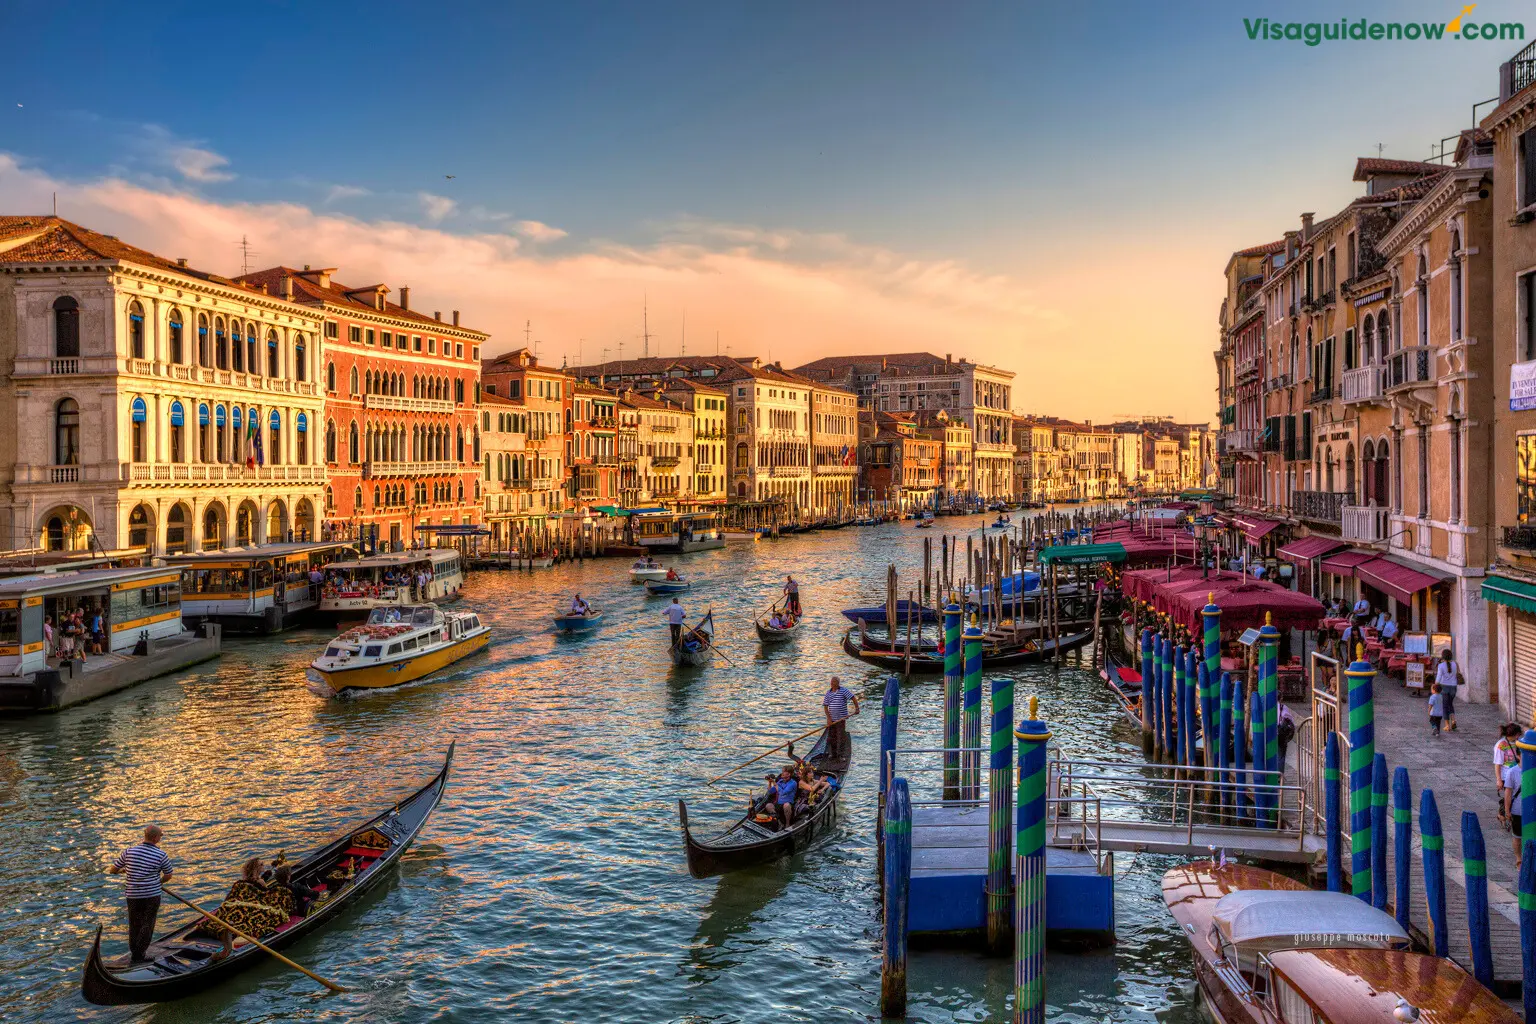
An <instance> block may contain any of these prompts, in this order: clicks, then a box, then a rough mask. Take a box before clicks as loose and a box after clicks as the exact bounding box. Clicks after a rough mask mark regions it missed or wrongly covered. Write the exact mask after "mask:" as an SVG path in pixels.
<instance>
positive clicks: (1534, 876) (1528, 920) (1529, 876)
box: [1518, 733, 1536, 1024]
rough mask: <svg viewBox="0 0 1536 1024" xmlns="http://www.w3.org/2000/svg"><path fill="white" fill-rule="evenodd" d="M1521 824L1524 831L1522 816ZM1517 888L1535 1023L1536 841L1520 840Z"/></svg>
mask: <svg viewBox="0 0 1536 1024" xmlns="http://www.w3.org/2000/svg"><path fill="white" fill-rule="evenodd" d="M1526 735H1527V736H1529V735H1530V733H1526ZM1520 825H1521V830H1522V831H1524V826H1525V819H1524V818H1522V819H1521V820H1520ZM1519 888H1520V892H1519V896H1518V899H1519V906H1520V998H1521V1001H1522V1002H1523V1003H1524V1004H1525V1005H1524V1009H1525V1024H1536V841H1532V840H1530V839H1523V840H1521V842H1520V886H1519Z"/></svg>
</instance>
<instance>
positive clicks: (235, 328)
mask: <svg viewBox="0 0 1536 1024" xmlns="http://www.w3.org/2000/svg"><path fill="white" fill-rule="evenodd" d="M229 364H230V369H232V370H234V371H236V372H237V373H243V372H245V342H244V341H242V340H241V338H240V321H239V320H231V321H230V322H229Z"/></svg>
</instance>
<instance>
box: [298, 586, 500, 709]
mask: <svg viewBox="0 0 1536 1024" xmlns="http://www.w3.org/2000/svg"><path fill="white" fill-rule="evenodd" d="M490 642H491V629H490V627H489V626H487V625H485V624H484V623H482V622H481V621H480V616H479V615H478V614H476V613H475V612H470V611H451V612H445V611H443V609H441V608H439V607H437V606H436V605H430V604H427V605H414V606H413V605H406V606H403V607H389V608H375V609H374V610H373V611H372V612H370V613H369V615H368V621H367V622H365V623H363V624H362V625H361V626H357V627H355V628H353V629H349V630H347V631H346V632H345V633H343V634H341V635H340V636H338V637H337V638H336V639H334V640H332V641H331V642H330V643H329V644H327V645H326V648H325V653H324V654H322V655H321V656H320V657H318V658H316V659H315V660H314V661H313V662H311V663H310V666H309V673H308V678H309V680H310V682H312V683H316V684H318V685H321V686H324V687H326V688H327V689H329V690H330V692H331V693H332V694H341V693H345V692H347V691H349V690H376V689H382V688H384V687H387V686H399V685H400V684H401V683H408V682H411V681H412V680H415V679H420V678H422V677H423V676H426V675H430V674H431V673H433V672H436V671H437V670H438V669H440V668H444V667H446V666H448V665H452V664H453V663H454V662H456V661H458V660H460V659H461V658H466V657H468V656H469V655H471V654H474V653H475V652H476V651H480V650H483V649H484V648H485V647H486V646H487V645H488V644H490Z"/></svg>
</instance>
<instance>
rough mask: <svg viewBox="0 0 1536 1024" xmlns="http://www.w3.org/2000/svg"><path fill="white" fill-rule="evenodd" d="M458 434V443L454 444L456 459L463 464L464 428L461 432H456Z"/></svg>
mask: <svg viewBox="0 0 1536 1024" xmlns="http://www.w3.org/2000/svg"><path fill="white" fill-rule="evenodd" d="M456 434H457V439H456V441H455V443H454V449H453V450H454V458H455V459H457V460H458V461H460V462H463V461H464V429H463V428H462V427H460V428H459V430H458V431H456Z"/></svg>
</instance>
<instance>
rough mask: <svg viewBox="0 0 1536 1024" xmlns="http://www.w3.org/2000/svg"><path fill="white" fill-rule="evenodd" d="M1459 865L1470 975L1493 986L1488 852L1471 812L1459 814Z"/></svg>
mask: <svg viewBox="0 0 1536 1024" xmlns="http://www.w3.org/2000/svg"><path fill="white" fill-rule="evenodd" d="M1461 862H1462V871H1463V873H1464V874H1463V877H1464V878H1465V880H1466V884H1467V933H1468V935H1469V936H1471V944H1472V976H1473V977H1474V978H1476V979H1477V980H1478V981H1480V982H1482V983H1483V984H1484V985H1487V986H1488V987H1489V988H1492V987H1493V935H1492V933H1491V931H1490V928H1491V925H1490V924H1489V921H1488V849H1487V847H1486V846H1484V845H1483V827H1482V825H1481V824H1479V822H1478V820H1477V814H1476V813H1475V812H1473V811H1462V812H1461Z"/></svg>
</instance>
